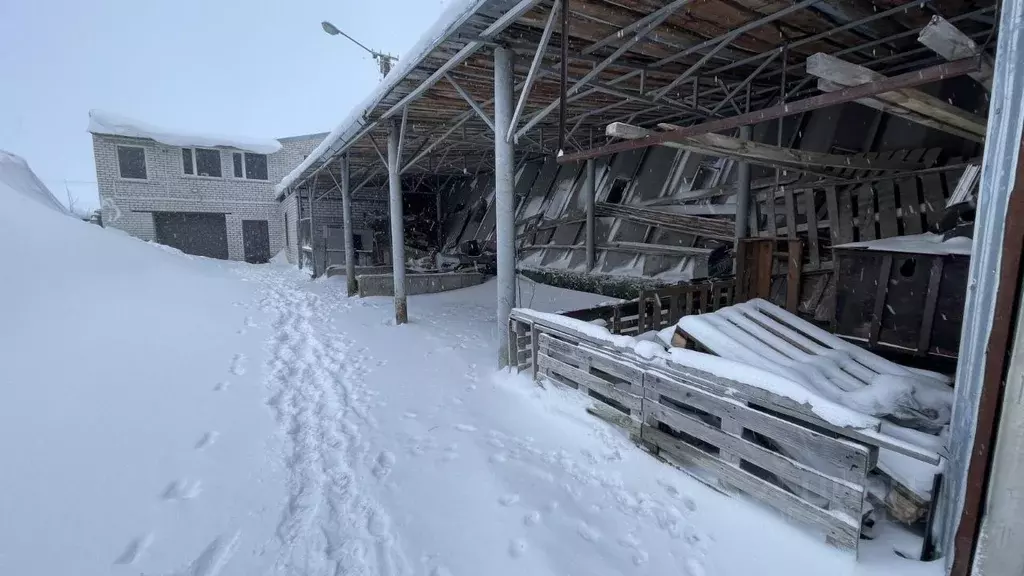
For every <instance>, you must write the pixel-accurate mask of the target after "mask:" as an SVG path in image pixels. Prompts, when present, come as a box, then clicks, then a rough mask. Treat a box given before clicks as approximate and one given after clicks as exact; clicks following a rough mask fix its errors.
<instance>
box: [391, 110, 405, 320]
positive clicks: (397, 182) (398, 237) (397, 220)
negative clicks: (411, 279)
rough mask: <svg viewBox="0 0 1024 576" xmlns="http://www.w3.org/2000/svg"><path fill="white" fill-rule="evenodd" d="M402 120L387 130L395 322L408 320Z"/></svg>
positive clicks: (395, 121)
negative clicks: (401, 168)
mask: <svg viewBox="0 0 1024 576" xmlns="http://www.w3.org/2000/svg"><path fill="white" fill-rule="evenodd" d="M401 132H402V120H401V119H400V118H395V119H393V120H392V121H391V130H390V131H389V132H388V191H389V194H388V200H389V204H390V208H391V269H392V275H393V276H394V279H395V324H405V323H406V322H408V321H409V310H408V308H407V307H406V299H405V223H404V221H403V215H402V211H403V209H402V177H401V175H400V174H399V172H398V169H399V165H398V163H399V158H398V141H399V139H401V137H402V134H401Z"/></svg>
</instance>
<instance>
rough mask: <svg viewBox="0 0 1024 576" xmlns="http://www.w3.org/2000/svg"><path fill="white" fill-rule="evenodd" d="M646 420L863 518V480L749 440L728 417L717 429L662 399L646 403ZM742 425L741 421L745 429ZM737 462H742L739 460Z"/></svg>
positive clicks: (644, 414) (734, 420)
mask: <svg viewBox="0 0 1024 576" xmlns="http://www.w3.org/2000/svg"><path fill="white" fill-rule="evenodd" d="M730 420H732V421H733V422H737V423H741V422H742V421H740V420H736V419H732V418H730ZM643 421H644V423H646V424H648V425H651V426H654V425H655V422H654V421H657V422H663V423H665V424H666V425H667V426H669V427H670V428H672V429H674V430H678V431H680V432H684V433H686V434H689V435H690V436H693V437H695V438H698V439H700V440H703V441H704V442H707V443H708V444H711V445H713V446H716V447H718V448H720V449H721V450H723V451H728V452H730V453H732V454H734V455H736V456H738V457H739V458H740V459H742V460H746V461H748V462H751V463H752V464H755V465H757V466H759V467H761V468H764V469H765V470H767V471H769V472H771V473H773V474H775V475H776V476H778V477H779V478H780V479H782V480H783V481H786V482H791V483H793V484H796V485H797V486H799V487H801V488H804V489H806V490H810V491H811V492H814V493H815V494H817V495H818V496H821V497H823V498H826V499H828V500H830V501H831V502H834V503H835V504H836V509H838V510H839V511H841V512H843V513H845V514H847V515H849V516H850V517H851V518H860V515H861V508H862V506H863V503H864V485H863V483H861V484H857V483H856V482H851V481H849V480H847V479H846V478H836V477H833V476H830V475H828V474H827V473H825V472H823V471H819V470H815V469H814V468H811V467H810V466H807V465H805V464H801V463H800V462H797V461H796V460H793V459H792V458H789V457H787V456H785V455H783V454H780V453H778V452H773V451H771V450H769V449H767V448H764V447H762V446H760V445H758V444H754V443H753V442H750V441H748V440H745V439H743V437H742V436H741V435H739V434H736V433H733V432H731V431H728V430H726V429H725V426H724V421H723V427H722V429H717V428H715V427H713V426H711V425H709V424H707V423H705V422H703V421H701V420H698V419H697V418H694V417H692V416H690V415H688V414H686V413H684V412H679V411H677V410H675V409H674V408H673V407H671V406H667V405H665V404H661V403H658V402H645V403H644V406H643ZM794 426H796V424H794ZM742 428H743V427H742V425H741V426H740V432H741V433H742ZM736 464H739V463H738V462H736ZM861 482H863V480H861Z"/></svg>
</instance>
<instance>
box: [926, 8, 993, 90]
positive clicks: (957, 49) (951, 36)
mask: <svg viewBox="0 0 1024 576" xmlns="http://www.w3.org/2000/svg"><path fill="white" fill-rule="evenodd" d="M917 41H918V42H920V43H921V44H924V45H925V46H927V47H929V48H931V49H932V51H933V52H935V53H936V54H938V55H939V56H942V57H943V58H945V59H946V60H959V59H960V58H970V57H971V56H978V55H980V54H981V48H979V47H978V45H977V44H976V43H975V42H974V40H971V38H970V37H969V36H967V35H966V34H964V33H963V32H961V31H960V29H959V28H957V27H956V26H954V25H953V24H951V23H950V22H949V20H946V19H945V18H943V17H942V16H939V15H937V14H936V15H935V16H932V19H931V21H930V22H928V25H927V26H925V27H924V28H923V29H921V33H920V34H918V35H917ZM992 72H993V70H992V64H990V63H989V62H988V61H987V60H986V59H984V58H983V59H982V63H981V70H980V71H978V72H972V73H971V74H970V77H971V78H974V79H975V80H977V81H978V83H979V84H981V85H982V86H984V87H985V90H988V91H989V92H991V91H992Z"/></svg>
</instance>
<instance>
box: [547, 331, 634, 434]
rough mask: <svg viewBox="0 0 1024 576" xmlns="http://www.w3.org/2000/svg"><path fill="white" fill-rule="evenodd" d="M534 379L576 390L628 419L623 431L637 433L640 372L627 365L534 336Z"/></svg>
mask: <svg viewBox="0 0 1024 576" xmlns="http://www.w3.org/2000/svg"><path fill="white" fill-rule="evenodd" d="M538 343H539V347H538V350H537V377H538V379H541V380H545V381H548V382H553V383H555V384H558V385H561V386H565V387H568V388H573V389H575V390H578V391H579V392H580V393H581V394H583V395H584V396H587V397H589V398H593V399H595V400H597V401H599V402H601V403H603V404H606V405H608V406H609V407H611V408H613V409H615V410H618V411H619V412H622V413H623V414H625V415H626V416H628V417H629V420H630V423H629V424H628V425H627V428H628V429H629V430H630V431H631V432H638V431H639V428H640V418H641V408H642V406H641V404H642V400H643V371H642V370H641V369H640V368H639V367H638V366H636V365H634V364H633V363H631V362H628V361H625V360H623V359H617V358H615V357H614V356H611V355H609V354H608V353H606V352H604V351H602V350H600V349H597V348H594V347H592V346H588V345H587V344H583V343H579V342H573V341H571V340H570V339H565V338H564V337H563V338H560V337H558V336H556V335H554V334H551V333H545V332H541V333H540V334H539V335H538Z"/></svg>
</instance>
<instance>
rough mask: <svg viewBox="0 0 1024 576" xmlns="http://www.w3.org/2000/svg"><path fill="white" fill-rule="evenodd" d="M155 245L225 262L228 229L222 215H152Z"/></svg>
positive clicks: (183, 213) (187, 213)
mask: <svg viewBox="0 0 1024 576" xmlns="http://www.w3.org/2000/svg"><path fill="white" fill-rule="evenodd" d="M153 226H154V228H155V229H156V241H157V242H159V243H161V244H166V245H167V246H171V247H174V248H177V249H178V250H181V251H182V252H184V253H186V254H195V255H196V256H209V257H210V258H221V259H224V260H227V258H228V227H227V222H226V221H225V219H224V215H223V214H200V213H194V212H154V213H153Z"/></svg>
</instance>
